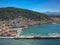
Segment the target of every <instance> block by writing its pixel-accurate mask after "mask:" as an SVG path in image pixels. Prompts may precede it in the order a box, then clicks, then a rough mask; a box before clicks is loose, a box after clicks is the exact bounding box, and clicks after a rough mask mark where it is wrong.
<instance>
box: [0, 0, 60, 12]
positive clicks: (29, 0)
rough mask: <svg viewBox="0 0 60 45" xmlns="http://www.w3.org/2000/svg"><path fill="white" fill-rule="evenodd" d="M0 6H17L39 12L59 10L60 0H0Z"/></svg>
mask: <svg viewBox="0 0 60 45" xmlns="http://www.w3.org/2000/svg"><path fill="white" fill-rule="evenodd" d="M0 7H17V8H24V9H29V10H34V11H39V12H47V11H50V12H60V0H0Z"/></svg>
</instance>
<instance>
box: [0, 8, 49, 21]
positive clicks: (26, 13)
mask: <svg viewBox="0 0 60 45" xmlns="http://www.w3.org/2000/svg"><path fill="white" fill-rule="evenodd" d="M18 17H19V18H20V17H24V18H27V19H31V20H45V19H49V17H48V16H47V15H46V14H43V13H39V12H35V11H32V10H28V9H21V8H14V7H6V8H0V19H2V20H9V19H16V18H18Z"/></svg>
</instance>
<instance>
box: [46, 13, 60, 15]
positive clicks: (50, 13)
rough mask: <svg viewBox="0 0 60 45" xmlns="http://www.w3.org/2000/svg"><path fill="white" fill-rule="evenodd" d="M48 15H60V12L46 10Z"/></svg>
mask: <svg viewBox="0 0 60 45" xmlns="http://www.w3.org/2000/svg"><path fill="white" fill-rule="evenodd" d="M45 14H48V15H60V12H45Z"/></svg>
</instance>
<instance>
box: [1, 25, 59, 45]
mask: <svg viewBox="0 0 60 45" xmlns="http://www.w3.org/2000/svg"><path fill="white" fill-rule="evenodd" d="M49 33H60V24H43V25H35V26H30V27H28V28H25V29H23V32H22V33H21V34H23V35H36V34H38V35H48V34H49ZM0 45H60V39H17V40H16V39H0Z"/></svg>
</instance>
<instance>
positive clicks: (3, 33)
mask: <svg viewBox="0 0 60 45" xmlns="http://www.w3.org/2000/svg"><path fill="white" fill-rule="evenodd" d="M47 22H52V21H47ZM43 23H46V21H45V20H42V21H32V20H24V19H22V18H21V19H20V18H17V19H15V20H4V21H1V20H0V37H14V36H19V35H20V33H21V31H22V29H23V28H24V27H28V26H31V25H37V24H43Z"/></svg>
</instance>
